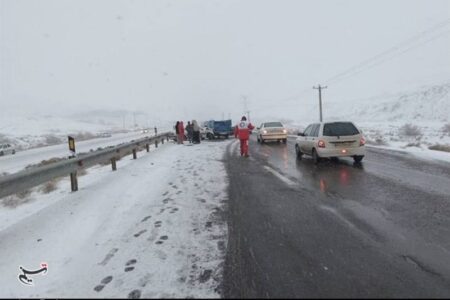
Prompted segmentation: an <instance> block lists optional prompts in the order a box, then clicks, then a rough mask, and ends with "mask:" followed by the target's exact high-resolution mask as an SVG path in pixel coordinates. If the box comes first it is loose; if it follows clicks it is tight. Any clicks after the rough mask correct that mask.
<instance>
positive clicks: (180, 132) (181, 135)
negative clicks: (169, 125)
mask: <svg viewBox="0 0 450 300" xmlns="http://www.w3.org/2000/svg"><path fill="white" fill-rule="evenodd" d="M183 142H184V124H183V121H180V123H179V124H178V143H179V144H183Z"/></svg>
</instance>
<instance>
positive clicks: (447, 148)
mask: <svg viewBox="0 0 450 300" xmlns="http://www.w3.org/2000/svg"><path fill="white" fill-rule="evenodd" d="M428 149H430V150H437V151H444V152H450V145H441V144H436V145H433V146H430V147H428Z"/></svg>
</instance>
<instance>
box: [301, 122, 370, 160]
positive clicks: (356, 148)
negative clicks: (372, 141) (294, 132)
mask: <svg viewBox="0 0 450 300" xmlns="http://www.w3.org/2000/svg"><path fill="white" fill-rule="evenodd" d="M298 135H299V136H298V138H297V140H296V143H295V153H296V154H297V158H298V159H301V158H302V156H303V155H304V154H307V155H311V156H312V157H313V159H314V162H316V163H318V162H319V161H320V160H321V159H322V158H333V159H336V158H338V157H353V159H354V161H355V162H357V163H359V162H361V160H362V159H363V158H364V155H365V153H366V149H365V144H366V141H365V139H364V137H363V135H362V133H361V131H360V130H359V129H358V128H357V127H356V126H355V124H353V123H352V122H322V123H315V124H311V125H309V126H308V127H306V129H305V131H304V132H303V133H299V134H298Z"/></svg>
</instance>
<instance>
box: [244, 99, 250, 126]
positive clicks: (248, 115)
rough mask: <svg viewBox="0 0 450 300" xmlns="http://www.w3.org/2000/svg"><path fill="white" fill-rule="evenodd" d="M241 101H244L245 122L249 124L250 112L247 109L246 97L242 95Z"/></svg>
mask: <svg viewBox="0 0 450 300" xmlns="http://www.w3.org/2000/svg"><path fill="white" fill-rule="evenodd" d="M242 98H243V101H244V113H246V114H247V120H248V121H249V122H250V110H249V109H248V106H247V98H248V97H247V96H245V95H242Z"/></svg>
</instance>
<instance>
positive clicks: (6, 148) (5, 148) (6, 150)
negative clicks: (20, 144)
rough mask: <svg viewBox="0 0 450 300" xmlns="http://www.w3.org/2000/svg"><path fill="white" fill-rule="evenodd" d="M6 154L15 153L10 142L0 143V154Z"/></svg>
mask: <svg viewBox="0 0 450 300" xmlns="http://www.w3.org/2000/svg"><path fill="white" fill-rule="evenodd" d="M6 154H16V149H15V148H14V146H13V145H11V144H0V156H3V155H6Z"/></svg>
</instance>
